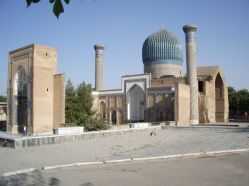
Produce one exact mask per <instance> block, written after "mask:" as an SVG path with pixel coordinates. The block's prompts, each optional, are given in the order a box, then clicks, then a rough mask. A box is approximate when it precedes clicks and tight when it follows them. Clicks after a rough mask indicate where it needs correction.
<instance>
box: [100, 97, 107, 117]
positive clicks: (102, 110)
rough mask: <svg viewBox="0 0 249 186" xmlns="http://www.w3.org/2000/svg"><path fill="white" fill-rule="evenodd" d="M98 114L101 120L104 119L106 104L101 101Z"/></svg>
mask: <svg viewBox="0 0 249 186" xmlns="http://www.w3.org/2000/svg"><path fill="white" fill-rule="evenodd" d="M99 113H100V116H101V118H103V119H105V117H106V104H105V102H104V101H101V102H100V104H99Z"/></svg>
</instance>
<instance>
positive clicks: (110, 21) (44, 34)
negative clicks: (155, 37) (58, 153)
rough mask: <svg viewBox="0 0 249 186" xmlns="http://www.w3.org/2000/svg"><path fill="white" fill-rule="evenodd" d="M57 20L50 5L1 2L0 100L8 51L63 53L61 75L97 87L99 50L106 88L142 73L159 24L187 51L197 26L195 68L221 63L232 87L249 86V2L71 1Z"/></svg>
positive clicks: (45, 0) (44, 0) (60, 55)
mask: <svg viewBox="0 0 249 186" xmlns="http://www.w3.org/2000/svg"><path fill="white" fill-rule="evenodd" d="M64 8H65V13H63V14H61V16H60V18H59V19H58V20H57V19H56V17H55V16H54V15H53V13H52V6H51V5H50V4H49V3H48V0H42V2H41V3H38V4H34V5H32V6H31V7H29V8H26V1H25V0H0V20H1V21H0V95H6V89H7V68H8V65H7V64H8V52H9V51H11V50H14V49H16V48H20V47H23V46H25V45H29V44H32V43H37V44H44V45H48V46H51V47H55V48H57V50H58V72H59V73H62V72H65V74H66V78H70V79H71V80H72V81H73V83H74V84H78V83H80V82H81V81H85V82H87V83H91V84H92V85H93V86H94V72H95V70H94V49H93V45H94V44H96V43H99V44H103V45H104V46H105V47H106V50H105V52H104V88H105V89H113V88H120V86H121V85H120V83H121V76H122V75H128V74H137V73H143V63H142V45H143V42H144V40H145V39H146V38H147V37H148V36H149V35H150V34H151V33H153V32H155V31H158V30H159V29H160V27H161V25H164V27H165V28H166V29H168V30H169V31H171V32H173V33H175V35H176V36H177V37H178V38H179V40H180V41H181V42H182V45H183V49H184V66H185V46H184V33H183V31H182V26H183V25H185V24H189V23H194V24H196V25H197V26H198V31H197V33H196V34H197V52H198V53H197V63H198V65H199V66H208V65H219V66H220V67H221V68H222V70H223V73H224V75H225V78H226V81H227V84H228V85H229V86H233V87H235V88H236V89H242V88H246V89H249V72H248V71H249V1H248V0H208V1H200V0H187V1H185V0H143V1H142V0H71V3H70V4H69V5H65V6H64Z"/></svg>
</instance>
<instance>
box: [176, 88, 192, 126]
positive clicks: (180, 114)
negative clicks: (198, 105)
mask: <svg viewBox="0 0 249 186" xmlns="http://www.w3.org/2000/svg"><path fill="white" fill-rule="evenodd" d="M189 110H190V87H189V85H187V84H181V83H178V84H176V93H175V120H176V125H177V126H182V125H189V119H190V111H189Z"/></svg>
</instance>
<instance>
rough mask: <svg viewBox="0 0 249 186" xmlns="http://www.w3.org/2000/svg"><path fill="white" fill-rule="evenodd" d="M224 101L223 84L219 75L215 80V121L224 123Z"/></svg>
mask: <svg viewBox="0 0 249 186" xmlns="http://www.w3.org/2000/svg"><path fill="white" fill-rule="evenodd" d="M224 112H225V100H224V84H223V80H222V78H221V75H220V73H218V74H217V76H216V79H215V121H216V122H224V121H225V120H224Z"/></svg>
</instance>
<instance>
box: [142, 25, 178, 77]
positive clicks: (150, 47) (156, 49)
mask: <svg viewBox="0 0 249 186" xmlns="http://www.w3.org/2000/svg"><path fill="white" fill-rule="evenodd" d="M142 57H143V63H144V72H145V73H152V76H153V77H158V76H161V75H162V76H164V75H174V76H179V75H180V74H181V66H182V63H183V57H182V46H181V44H180V42H179V41H178V39H177V38H176V37H175V36H174V35H173V34H172V33H170V32H168V31H167V30H165V29H161V30H159V31H158V32H155V33H153V34H151V35H150V36H149V37H148V38H147V39H146V40H145V41H144V43H143V49H142ZM173 66H174V68H172V67H173ZM155 69H157V70H155ZM155 73H156V74H155ZM159 74H160V75H159Z"/></svg>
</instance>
